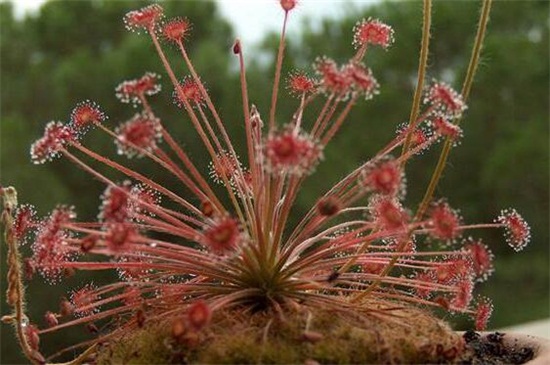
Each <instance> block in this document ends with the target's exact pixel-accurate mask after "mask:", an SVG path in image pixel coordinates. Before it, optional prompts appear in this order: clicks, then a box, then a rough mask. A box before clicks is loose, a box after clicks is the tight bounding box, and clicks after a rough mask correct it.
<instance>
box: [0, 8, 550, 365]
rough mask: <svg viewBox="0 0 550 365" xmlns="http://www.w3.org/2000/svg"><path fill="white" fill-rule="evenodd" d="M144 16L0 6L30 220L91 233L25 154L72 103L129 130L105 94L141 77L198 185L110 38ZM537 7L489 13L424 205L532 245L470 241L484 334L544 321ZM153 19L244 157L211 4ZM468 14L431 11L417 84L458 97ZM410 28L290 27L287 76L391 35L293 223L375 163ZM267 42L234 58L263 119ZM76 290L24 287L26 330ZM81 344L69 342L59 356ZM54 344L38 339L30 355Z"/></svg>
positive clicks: (414, 41) (93, 195) (5, 112)
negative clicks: (177, 27)
mask: <svg viewBox="0 0 550 365" xmlns="http://www.w3.org/2000/svg"><path fill="white" fill-rule="evenodd" d="M144 4H145V3H144V2H141V1H51V2H48V3H46V4H45V5H44V6H43V7H42V8H41V9H40V10H39V12H38V13H37V14H36V15H32V16H26V17H24V18H23V19H16V18H14V15H13V7H12V5H11V4H10V3H9V2H3V3H2V4H0V31H1V32H0V56H1V64H0V71H1V73H0V76H1V85H0V86H1V87H0V95H1V97H0V108H1V110H0V113H1V114H0V117H1V119H0V122H1V128H0V132H1V140H0V141H1V150H0V151H1V154H0V163H1V165H0V167H1V169H0V173H1V178H0V183H1V184H2V185H3V186H7V185H13V186H15V187H17V190H18V192H19V197H20V201H21V202H27V203H32V204H34V205H36V207H37V209H38V212H39V214H40V215H43V214H46V213H47V212H48V211H49V210H50V209H52V208H53V207H54V206H55V205H56V204H58V203H63V204H74V205H76V206H77V210H78V212H79V216H80V217H81V218H82V219H92V218H94V217H95V216H96V214H97V211H98V205H99V195H100V194H101V192H102V191H103V186H102V184H100V183H99V182H97V181H95V180H94V179H91V178H90V177H89V176H88V175H87V174H86V173H84V172H83V171H82V170H80V169H78V168H76V167H75V166H72V165H71V164H70V163H69V162H68V161H63V160H55V161H53V162H51V163H48V164H45V165H38V166H36V165H33V164H32V163H31V162H30V159H29V147H30V145H31V143H32V142H33V141H34V140H36V139H37V138H38V137H40V136H41V135H42V132H43V128H44V126H45V124H46V123H47V122H48V121H49V120H61V121H66V120H67V119H68V117H69V113H70V111H71V109H72V108H73V107H74V105H75V104H76V103H77V102H79V101H82V100H85V99H91V100H94V101H96V102H98V103H99V104H100V105H101V106H102V107H103V109H104V110H105V111H107V114H108V115H109V117H110V119H109V121H108V122H107V123H108V125H110V126H115V125H117V124H118V123H119V122H121V121H124V120H126V119H127V118H129V117H131V116H132V115H133V113H134V112H135V110H134V109H133V108H132V107H130V106H127V105H121V104H120V103H118V101H117V100H116V98H115V96H114V87H115V86H116V85H117V84H118V83H119V82H121V81H123V80H125V79H130V78H135V77H139V76H141V75H142V74H143V73H144V72H145V71H153V72H157V73H159V74H162V75H163V76H164V77H163V83H164V90H163V92H162V93H161V95H160V96H155V97H153V107H154V109H155V111H156V113H157V114H158V116H159V117H161V118H162V119H163V121H164V123H165V125H169V129H170V130H171V131H173V135H174V136H175V138H176V139H177V140H178V141H179V142H180V143H181V144H182V145H183V146H184V148H186V149H187V150H188V151H189V152H190V155H191V156H192V157H193V158H194V159H195V160H196V161H198V162H197V164H198V165H199V166H201V168H203V169H204V171H206V166H207V163H208V161H206V160H205V159H204V156H206V154H205V153H204V151H203V150H202V146H200V145H198V144H197V143H196V138H195V135H194V131H192V128H191V127H190V124H189V122H188V120H187V118H186V117H185V116H182V115H181V113H180V112H179V110H178V109H177V108H176V107H175V106H174V105H172V104H171V102H170V98H171V95H170V94H171V91H170V90H171V87H170V86H169V85H168V83H167V80H168V78H167V77H166V76H165V73H164V71H163V69H162V67H161V64H160V62H159V60H158V59H157V57H156V54H155V52H154V50H153V47H152V46H151V43H150V41H149V39H148V38H147V37H145V36H137V35H136V34H133V33H129V32H127V31H125V30H124V27H123V24H122V17H123V15H124V14H125V13H126V12H127V11H128V10H133V9H136V8H138V7H140V6H142V5H144ZM549 4H550V3H549V2H547V1H496V2H495V4H494V8H493V13H492V16H491V22H490V24H489V31H488V36H487V40H486V44H485V49H484V53H483V58H482V60H481V65H480V68H479V71H478V75H477V77H476V82H475V84H474V87H473V91H472V94H471V101H470V102H469V108H468V110H467V112H466V115H465V120H464V122H463V127H464V129H465V138H464V140H463V141H462V144H461V145H460V146H459V147H457V148H455V149H454V150H453V152H452V154H451V158H450V161H449V164H448V166H447V169H446V172H445V174H444V177H443V180H442V182H441V184H440V186H439V188H438V190H437V196H445V197H447V198H448V200H449V202H450V203H451V205H452V206H454V207H459V208H461V211H462V213H463V215H464V217H465V220H466V221H467V222H488V221H491V220H492V219H493V218H494V217H496V215H498V213H499V211H500V209H501V208H506V207H509V206H513V207H515V208H517V209H518V211H520V212H521V213H522V214H523V216H524V217H525V218H526V219H527V220H528V221H529V222H530V224H531V227H532V236H533V240H532V242H531V244H530V245H529V246H528V247H527V248H526V249H525V250H524V251H523V252H521V253H519V254H515V253H513V251H512V250H511V249H510V248H509V247H507V246H506V244H505V243H504V241H503V238H502V235H501V233H502V232H499V231H495V232H484V234H485V235H484V239H485V242H486V243H488V244H489V246H490V247H491V249H492V250H493V251H494V253H495V254H496V256H497V259H496V262H495V266H496V272H495V274H494V275H493V276H492V277H491V278H490V280H489V281H488V282H486V283H483V284H482V285H480V288H479V290H478V292H481V293H483V294H486V295H488V296H490V297H491V298H492V299H493V301H494V304H495V308H496V310H495V312H494V315H493V318H492V321H491V323H490V325H491V327H493V328H497V327H502V326H506V325H510V324H514V323H520V322H525V321H529V320H534V319H538V318H544V317H548V316H549V284H550V283H549V241H550V237H549V229H548V223H549V209H548V205H549V133H548V128H549V121H548V111H549V95H548V82H549V39H548V14H549ZM163 5H164V7H165V10H166V14H167V15H169V16H177V15H183V16H186V17H188V18H189V19H191V20H192V22H193V32H192V36H191V38H190V39H189V41H188V49H189V52H190V54H191V57H192V59H193V60H194V63H195V66H196V68H197V69H198V71H199V73H200V74H201V76H202V78H203V80H204V81H205V83H206V85H207V87H208V89H209V90H210V92H211V94H212V98H213V99H214V100H215V103H216V105H217V106H218V107H219V112H220V114H221V115H222V117H224V120H225V123H226V124H227V125H228V126H229V131H230V134H231V135H232V136H234V138H235V140H236V141H243V139H242V137H243V135H244V131H243V127H242V107H241V100H240V88H239V83H238V74H237V73H236V69H237V67H236V66H237V64H236V59H235V58H234V56H233V55H232V54H231V52H230V47H231V45H232V43H233V40H234V37H235V34H233V31H232V29H231V26H230V25H229V23H228V22H227V21H226V20H224V19H222V17H221V16H220V13H219V11H217V8H216V4H215V3H213V2H203V1H169V2H163ZM331 6H338V4H333V5H331ZM297 11H299V9H298V10H297ZM478 11H479V3H478V2H477V1H460V2H458V1H435V4H434V9H433V34H432V45H431V54H430V62H429V70H428V79H430V78H432V77H434V78H438V79H443V80H445V81H448V82H450V83H451V84H453V86H455V88H457V89H460V85H461V82H462V79H463V76H464V74H465V67H466V65H467V62H468V59H469V55H470V46H471V44H472V40H473V37H474V34H475V26H476V22H477V15H478ZM421 15H422V3H421V2H419V1H413V2H399V3H391V2H387V3H386V2H382V3H379V4H375V5H374V6H372V7H370V8H365V9H362V8H358V9H354V8H353V7H349V11H348V12H347V15H346V16H345V17H343V18H342V19H338V20H326V21H323V22H322V24H321V27H314V26H312V25H311V23H308V22H304V23H303V24H302V27H301V29H302V31H301V33H300V34H298V35H296V34H294V37H292V38H291V39H290V40H289V44H288V48H287V49H288V52H287V55H286V58H285V62H284V69H285V72H286V71H289V70H291V69H293V68H302V69H306V70H309V67H310V65H311V62H312V61H313V60H314V59H315V57H316V56H318V55H328V56H331V57H334V58H335V59H336V60H337V61H339V62H344V61H346V60H347V59H349V57H350V56H351V55H352V54H353V48H352V46H351V37H352V34H351V29H352V28H353V25H354V24H355V22H356V21H357V20H359V19H361V18H362V17H363V16H374V17H379V18H381V19H382V20H383V21H384V22H387V23H389V24H391V25H392V26H393V27H394V28H395V32H396V42H395V44H394V45H393V46H392V47H391V48H390V49H389V50H388V51H387V52H384V51H383V50H380V49H373V50H372V51H371V52H369V55H368V58H367V63H368V65H369V66H370V67H371V68H372V69H373V72H374V74H375V76H376V77H377V79H378V80H379V82H380V83H381V94H380V95H379V96H377V97H375V98H374V100H373V101H369V102H362V103H359V105H358V106H357V107H356V108H355V109H354V111H353V112H352V113H351V115H350V117H349V118H348V121H347V122H346V123H345V125H344V127H343V128H342V131H341V132H340V134H339V135H338V136H337V138H336V139H335V140H334V142H333V143H332V144H331V145H329V146H328V148H327V149H326V151H325V156H326V161H325V162H324V163H323V164H322V166H320V168H319V169H318V172H317V173H316V174H315V175H314V177H313V178H311V179H309V181H308V182H307V183H306V186H305V188H304V191H303V193H302V195H301V198H300V206H299V207H298V209H297V214H299V213H300V212H302V211H304V210H305V209H306V208H307V207H308V205H309V204H311V203H312V202H313V201H314V198H315V196H316V195H317V194H319V193H321V192H323V191H324V190H325V189H326V188H328V187H329V184H330V183H333V182H335V181H337V180H338V178H339V177H340V176H343V174H344V173H345V172H346V171H349V170H351V169H352V168H354V167H355V166H357V165H358V164H359V163H361V162H362V161H364V160H365V159H366V158H368V157H369V156H371V155H372V154H373V153H374V152H375V151H377V149H379V148H380V147H381V146H382V145H384V144H385V142H386V141H388V140H389V139H390V138H391V137H392V136H393V133H394V131H395V128H396V125H397V124H399V123H401V122H404V121H406V120H407V118H408V115H409V110H410V106H411V100H412V93H413V85H414V81H415V74H416V68H417V62H418V55H417V53H418V48H419V39H420V32H421V30H420V25H421V20H420V19H421ZM277 39H278V36H277V35H276V34H271V35H267V36H266V38H265V40H264V41H263V42H262V44H261V46H260V47H258V48H257V49H254V50H250V49H246V48H245V56H246V57H247V59H248V80H249V88H250V89H249V91H250V95H251V96H252V97H251V102H252V103H254V104H256V105H257V106H258V108H259V110H260V111H261V112H262V113H263V115H264V117H266V116H267V113H268V103H269V98H270V95H271V86H270V85H271V82H272V74H273V72H272V70H273V59H274V53H275V49H276V48H275V47H276V44H277ZM245 47H246V45H245ZM168 53H169V54H171V55H172V61H173V64H174V65H175V68H176V70H177V71H178V73H179V75H180V76H184V75H185V69H184V68H183V65H182V62H181V60H180V59H178V58H177V57H176V52H175V51H170V50H169V51H168ZM296 106H297V102H296V100H295V99H293V98H291V97H289V96H287V95H285V92H282V95H281V100H280V102H279V117H278V118H279V120H280V121H284V120H289V118H290V116H291V115H292V112H293V111H294V110H295V108H296ZM86 144H87V145H88V146H92V147H93V149H94V150H100V151H104V152H103V153H104V154H106V155H108V156H115V155H116V153H115V147H114V144H113V143H112V141H110V140H108V139H106V138H104V135H103V134H102V133H90V134H89V135H88V136H87V137H86ZM237 144H238V145H241V146H244V143H239V142H237ZM439 151H440V146H436V148H432V149H431V151H429V152H428V153H426V154H425V155H424V156H422V158H420V159H418V160H417V161H414V162H413V163H411V164H409V165H408V171H407V174H408V181H409V186H408V191H409V193H408V198H407V205H408V206H410V207H414V206H416V204H418V202H419V200H420V198H421V195H422V193H423V191H424V189H425V187H426V184H427V182H428V179H429V177H430V172H431V171H432V169H433V167H434V165H435V161H436V159H437V155H438V153H439ZM131 165H132V166H134V167H136V168H138V169H141V170H142V171H146V172H147V173H149V174H153V176H154V177H155V179H156V180H158V181H160V182H162V183H163V184H165V185H166V186H168V187H174V188H175V186H176V185H175V183H174V181H172V180H171V179H170V177H169V176H165V174H164V173H163V172H162V171H157V170H155V169H152V168H151V167H150V165H149V164H148V163H147V161H141V160H135V161H132V162H131ZM109 173H111V172H109ZM109 176H111V177H113V178H115V179H116V178H118V179H122V177H117V176H116V175H109ZM4 246H5V245H2V250H1V253H2V257H1V260H0V261H1V263H2V273H1V275H2V279H1V281H0V282H1V284H2V287H1V288H0V289H1V290H2V304H1V305H2V311H1V314H6V313H7V312H8V308H7V306H6V305H5V301H4V291H5V280H4V278H5V265H4V262H5V247H4ZM103 279H105V277H103ZM88 280H89V279H88V278H87V277H84V276H80V275H77V276H75V277H73V278H70V279H68V280H67V281H65V282H64V283H63V284H61V285H57V286H50V285H48V284H44V283H43V281H42V280H41V278H39V277H36V278H35V279H34V280H33V281H31V282H29V283H28V294H29V298H30V305H29V308H28V309H29V315H30V316H31V318H32V319H33V321H36V322H38V323H39V324H42V322H41V321H42V316H43V314H44V312H45V311H46V310H54V311H55V310H56V309H57V307H58V301H59V297H60V296H61V295H67V290H68V288H73V287H77V286H80V285H81V283H83V282H86V281H88ZM95 280H96V282H97V281H100V280H102V279H95ZM448 319H449V320H451V321H454V322H455V323H456V326H457V327H458V328H465V326H468V322H465V321H463V320H461V319H455V318H452V317H449V318H448ZM0 330H1V336H2V337H1V353H0V362H1V363H2V364H7V363H17V362H23V363H24V362H25V361H24V360H23V359H22V358H21V356H20V355H19V351H18V349H17V347H16V345H15V342H14V340H13V332H12V330H11V328H9V326H6V325H2V326H1V327H0ZM80 331H81V332H84V330H83V329H81V330H80ZM83 335H84V334H83V333H79V332H78V331H75V332H74V333H72V334H71V335H70V337H72V339H71V340H69V341H68V342H69V343H71V342H74V339H75V338H77V337H81V336H83ZM66 340H67V339H66V338H60V337H54V336H52V338H50V339H49V342H48V341H45V342H44V344H45V346H48V343H52V342H58V343H61V342H63V341H66ZM56 347H57V346H56ZM45 352H48V351H45Z"/></svg>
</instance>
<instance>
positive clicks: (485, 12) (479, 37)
mask: <svg viewBox="0 0 550 365" xmlns="http://www.w3.org/2000/svg"><path fill="white" fill-rule="evenodd" d="M491 4H492V0H483V5H482V7H481V15H480V17H479V22H478V26H477V34H476V38H475V42H474V46H473V48H472V54H471V56H470V63H469V64H468V71H467V72H466V78H465V80H464V83H463V85H462V96H463V98H464V101H465V102H466V101H468V97H469V96H470V89H471V88H472V83H473V81H474V77H475V73H476V71H477V66H478V64H479V57H480V55H481V49H482V47H483V40H484V38H485V32H486V30H487V23H488V22H489V14H490V12H491ZM459 123H460V119H457V120H456V124H459ZM452 145H453V141H452V140H451V138H447V139H446V141H445V145H444V146H443V149H442V150H441V154H440V155H439V160H438V161H437V165H436V168H435V171H434V173H433V175H432V178H431V180H430V183H429V185H428V187H427V188H426V192H425V193H424V198H423V199H422V202H421V203H420V205H419V208H418V211H417V212H416V216H415V218H416V219H419V218H420V217H422V215H423V214H424V213H425V212H426V210H427V209H428V205H429V203H430V201H431V200H432V196H433V193H434V191H435V188H436V187H437V184H438V183H439V179H440V178H441V174H442V173H443V170H444V169H445V166H446V165H447V158H448V157H449V153H450V152H451V147H452Z"/></svg>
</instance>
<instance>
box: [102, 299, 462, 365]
mask: <svg viewBox="0 0 550 365" xmlns="http://www.w3.org/2000/svg"><path fill="white" fill-rule="evenodd" d="M388 313H389V312H388ZM388 313H385V314H382V315H380V314H378V315H374V314H373V313H370V314H363V315H359V314H357V313H347V312H334V311H319V310H315V311H314V312H309V311H308V310H303V311H300V312H291V313H285V314H284V318H282V317H281V316H277V315H274V314H269V313H255V314H245V313H242V312H224V313H218V314H217V315H215V316H214V318H213V321H212V323H211V324H210V326H209V327H208V328H207V329H205V330H203V331H202V332H201V333H198V334H194V335H195V336H196V341H193V344H192V345H190V344H189V342H188V341H187V342H186V341H180V343H178V342H177V341H176V340H175V339H174V338H173V337H172V336H171V324H170V323H168V322H165V323H156V324H149V325H146V326H145V327H144V328H143V329H141V330H137V331H135V332H134V333H131V334H127V335H126V336H124V337H123V338H120V339H118V340H116V341H113V342H111V344H110V345H109V346H107V347H105V349H104V350H102V352H101V353H100V354H99V355H98V361H97V362H98V364H118V363H125V364H170V363H172V364H175V363H184V362H188V363H215V364H236V363H238V364H260V363H261V364H280V363H304V361H306V360H315V361H317V362H319V363H321V364H325V363H331V364H350V363H356V364H357V363H400V364H403V363H421V364H424V363H434V362H442V361H443V362H444V361H451V360H453V358H454V355H453V354H454V353H455V352H456V351H454V350H453V349H456V350H459V349H460V348H461V345H462V342H461V338H460V337H459V336H458V335H456V334H455V333H454V332H453V331H451V329H450V328H449V327H448V326H447V325H446V324H445V323H443V322H441V321H440V320H438V319H436V318H434V317H432V316H430V315H429V314H427V313H426V312H424V311H422V310H419V309H414V308H405V309H400V310H393V311H391V315H390V314H388ZM308 318H309V319H308ZM308 323H309V324H308ZM306 326H307V327H308V328H307V333H309V334H310V336H309V337H308V336H307V335H305V333H306Z"/></svg>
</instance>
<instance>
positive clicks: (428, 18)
mask: <svg viewBox="0 0 550 365" xmlns="http://www.w3.org/2000/svg"><path fill="white" fill-rule="evenodd" d="M431 23H432V0H424V7H423V20H422V43H421V46H420V59H419V60H418V77H417V79H416V89H415V91H414V98H413V104H412V108H411V114H410V116H409V127H408V129H409V131H408V133H407V136H406V137H405V143H404V144H403V149H402V151H401V154H402V155H403V154H405V153H406V152H407V151H408V150H409V149H410V147H411V143H412V136H413V133H414V129H415V127H416V125H417V124H418V122H419V121H418V113H419V111H420V101H421V100H422V93H423V91H424V79H425V78H426V68H427V66H428V53H429V49H430V28H431ZM405 163H406V161H402V162H401V167H403V168H404V167H405Z"/></svg>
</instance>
